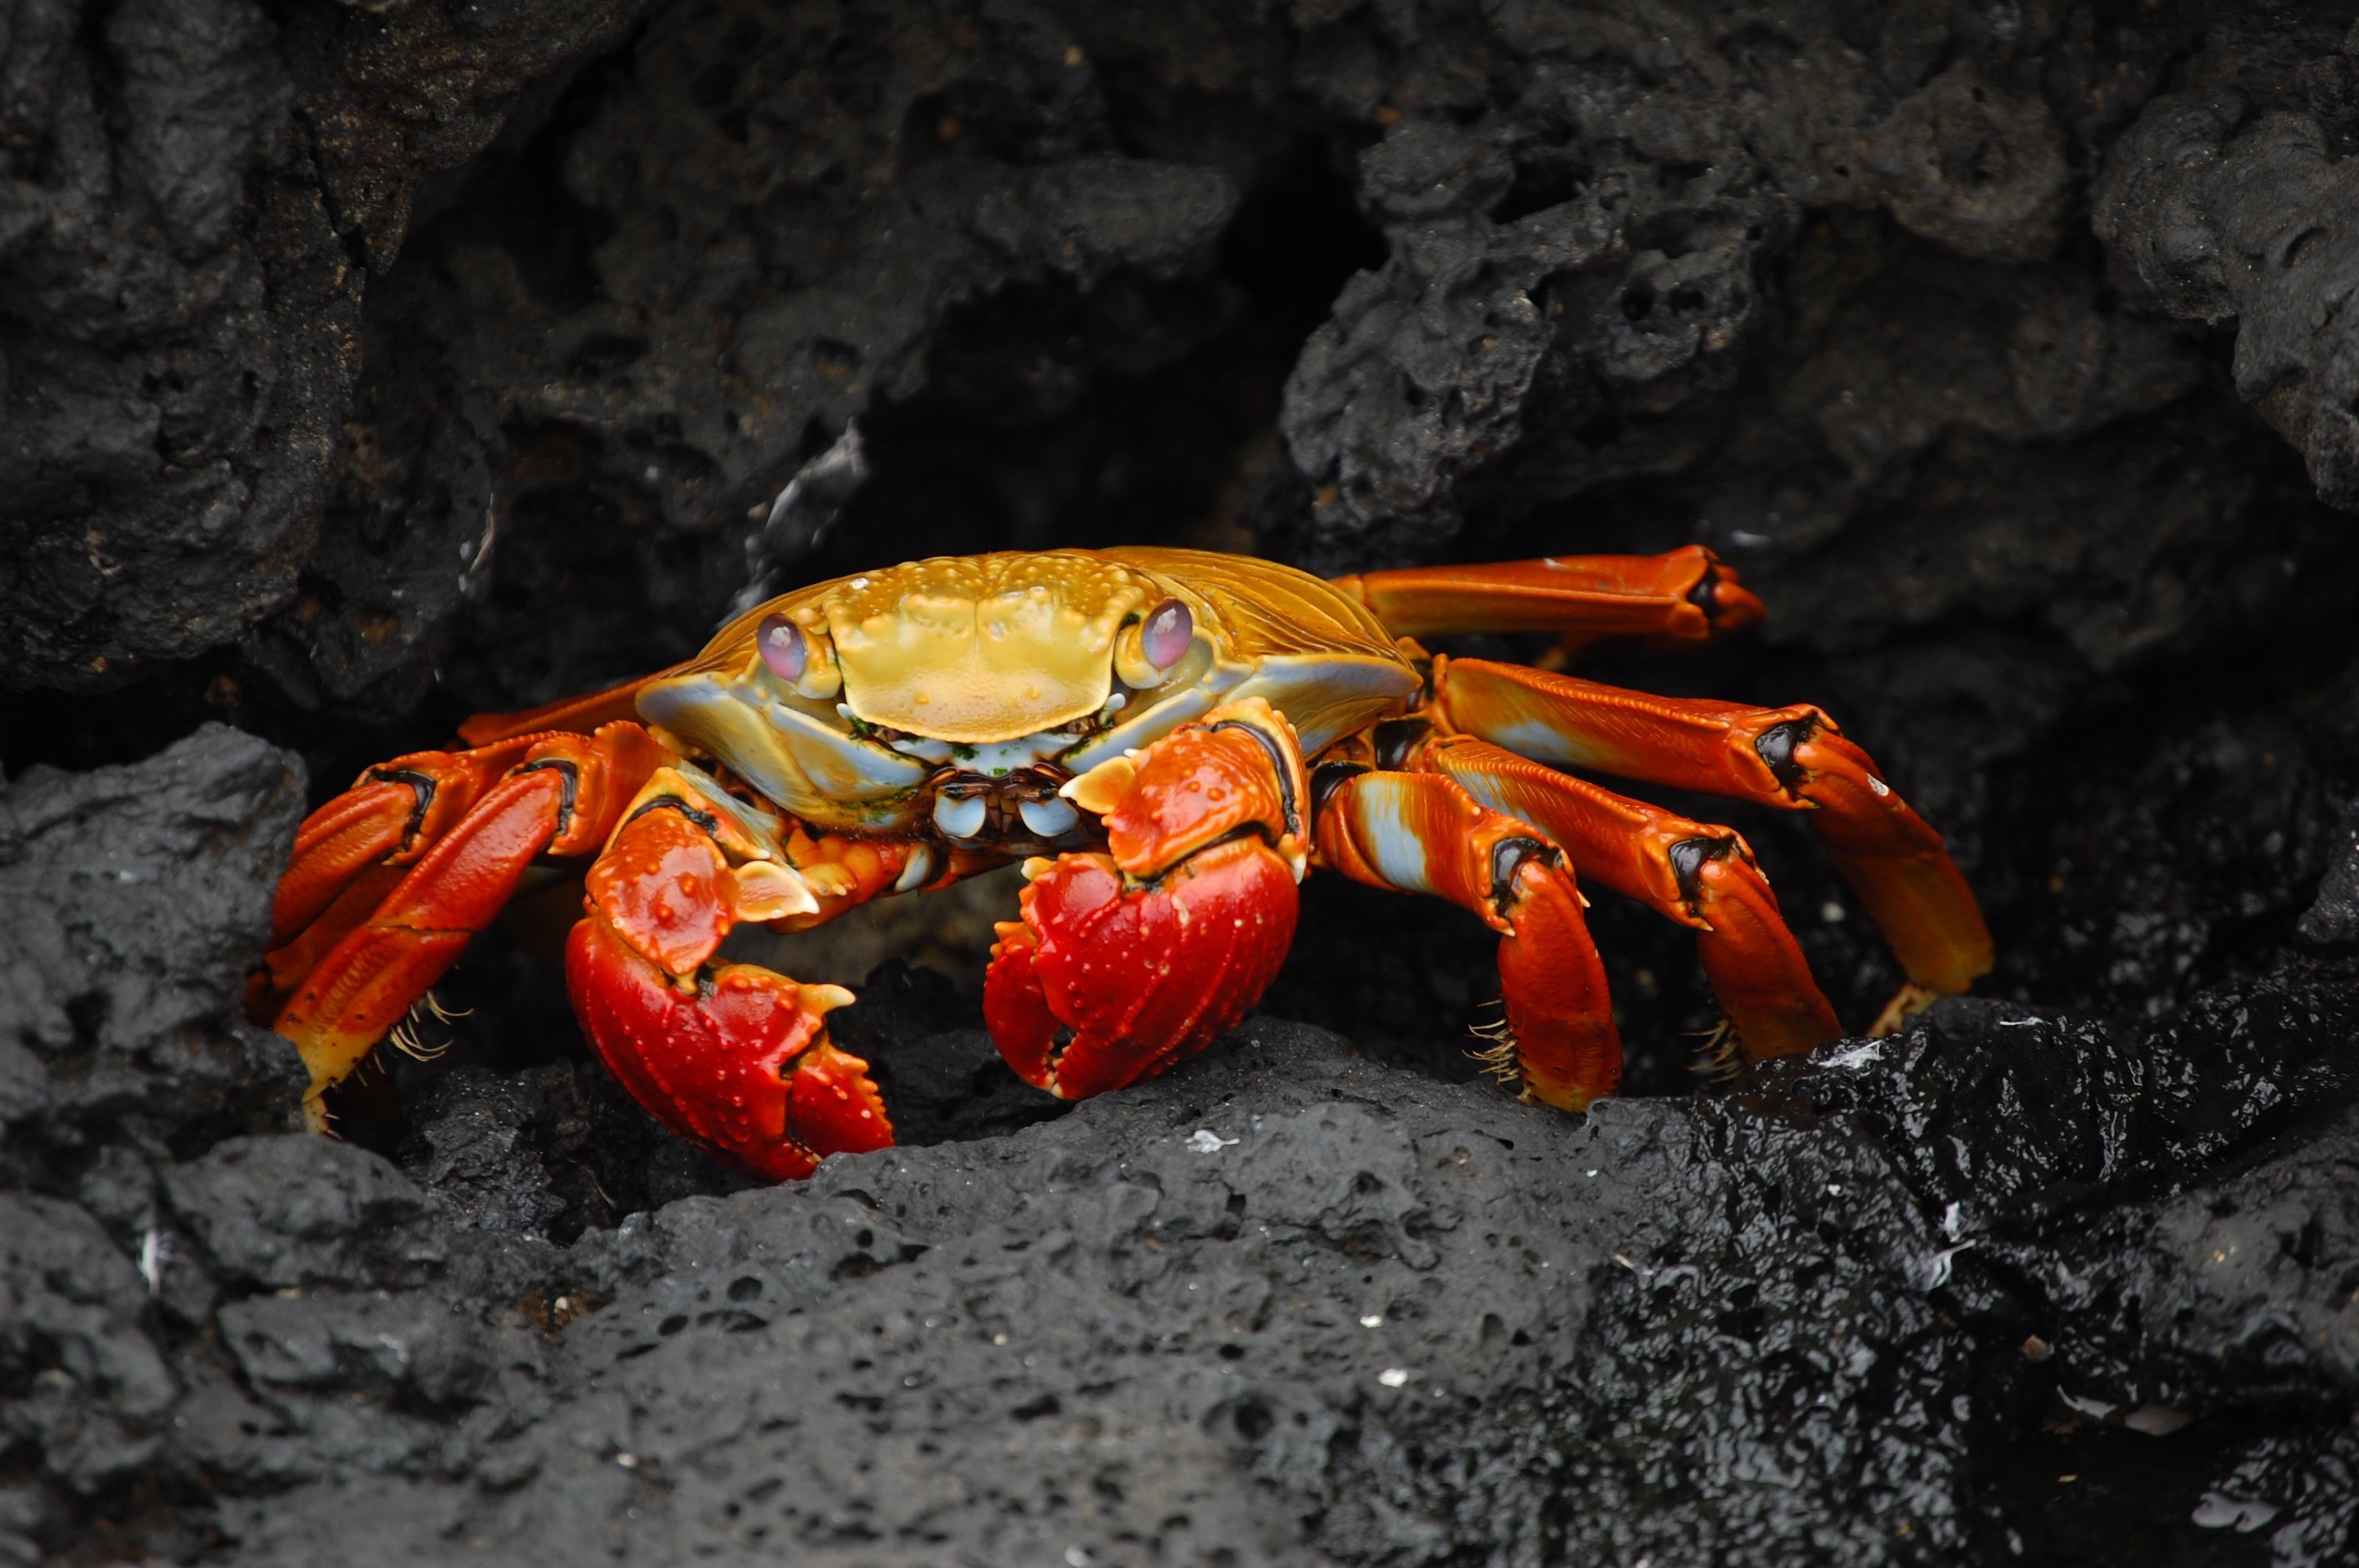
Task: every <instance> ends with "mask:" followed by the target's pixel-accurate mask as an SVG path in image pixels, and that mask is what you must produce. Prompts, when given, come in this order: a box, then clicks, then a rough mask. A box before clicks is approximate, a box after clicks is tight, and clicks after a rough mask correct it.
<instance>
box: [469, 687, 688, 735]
mask: <svg viewBox="0 0 2359 1568" xmlns="http://www.w3.org/2000/svg"><path fill="white" fill-rule="evenodd" d="M669 674H671V671H670V670H668V669H667V670H658V671H656V672H655V673H654V674H653V675H645V676H636V677H634V678H633V679H630V680H626V681H625V682H624V683H623V684H622V685H620V686H610V687H607V688H606V689H605V690H603V691H593V692H590V693H588V694H586V695H584V696H582V697H560V698H559V699H558V700H557V701H555V702H551V703H545V704H543V705H542V706H540V707H538V708H526V709H525V710H524V711H523V712H521V713H478V714H476V715H475V716H474V717H473V718H472V719H468V720H467V721H466V722H465V723H464V724H462V725H460V726H459V739H460V740H462V741H465V742H467V744H468V745H470V746H489V745H492V744H494V743H495V742H497V741H512V740H515V739H516V737H518V736H524V735H545V734H548V733H549V731H550V730H564V731H567V732H568V733H571V734H575V735H592V734H595V733H596V732H597V731H598V730H602V729H603V728H604V727H605V726H607V725H609V724H615V723H623V722H632V721H636V719H638V717H639V689H640V688H641V687H645V686H647V684H649V683H650V682H653V681H658V680H661V679H662V678H663V677H664V676H668V675H669Z"/></svg>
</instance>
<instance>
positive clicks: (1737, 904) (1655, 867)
mask: <svg viewBox="0 0 2359 1568" xmlns="http://www.w3.org/2000/svg"><path fill="white" fill-rule="evenodd" d="M1413 765H1414V766H1416V767H1418V768H1419V769H1421V770H1428V771H1430V772H1433V773H1440V774H1442V775H1443V776H1444V777H1447V778H1451V779H1455V780H1456V781H1457V782H1458V783H1459V784H1462V785H1463V786H1464V788H1465V790H1466V792H1467V793H1468V794H1469V795H1473V797H1474V798H1475V799H1476V800H1478V801H1480V802H1482V803H1483V804H1484V806H1489V807H1491V808H1492V809H1493V810H1494V811H1503V812H1506V813H1507V814H1508V815H1509V816H1518V817H1521V818H1523V819H1524V820H1525V821H1527V822H1529V823H1531V824H1532V825H1533V826H1535V827H1538V828H1540V829H1541V830H1542V831H1543V832H1545V833H1547V834H1548V836H1549V838H1551V839H1553V840H1555V842H1556V843H1557V845H1558V846H1559V847H1560V848H1561V849H1563V850H1564V852H1565V853H1566V854H1567V855H1570V856H1571V858H1572V863H1573V865H1574V867H1575V868H1576V869H1578V870H1579V871H1580V872H1581V874H1582V877H1583V878H1585V879H1587V880H1588V881H1595V882H1602V883H1603V884H1604V885H1605V886H1607V887H1610V888H1612V889H1613V890H1614V892H1618V893H1620V894H1622V895H1623V896H1624V897H1625V898H1632V899H1636V901H1638V902H1639V903H1643V904H1646V905H1647V906H1648V907H1649V908H1651V909H1653V910H1655V911H1657V912H1658V914H1663V915H1665V916H1667V917H1669V918H1670V919H1672V920H1676V921H1678V922H1679V923H1680V925H1687V926H1690V927H1692V928H1693V929H1694V931H1695V934H1696V957H1698V958H1699V959H1700V960H1701V962H1702V964H1703V970H1704V974H1705V975H1706V976H1707V977H1708V978H1709V979H1711V981H1712V994H1713V995H1714V996H1715V997H1717V998H1718V999H1719V1001H1720V1007H1721V1011H1723V1012H1724V1013H1726V1014H1727V1015H1728V1021H1729V1022H1730V1023H1731V1024H1732V1025H1734V1028H1735V1031H1736V1038H1737V1042H1738V1044H1740V1045H1741V1046H1742V1047H1743V1049H1744V1051H1745V1054H1746V1056H1748V1057H1750V1058H1751V1059H1753V1060H1755V1061H1760V1060H1762V1059H1764V1058H1766V1057H1770V1056H1784V1055H1789V1054H1793V1053H1795V1052H1799V1051H1807V1050H1809V1049H1810V1047H1812V1046H1814V1045H1817V1044H1821V1043H1823V1042H1825V1041H1829V1040H1833V1039H1837V1038H1839V1037H1841V1035H1842V1033H1843V1025H1842V1024H1841V1023H1839V1022H1836V1020H1835V1011H1834V1009H1833V1008H1832V1007H1831V1006H1829V1005H1828V1003H1827V999H1826V997H1825V996H1824V995H1823V994H1822V993H1821V991H1820V989H1819V986H1818V982H1817V981H1816V980H1814V979H1811V978H1810V964H1809V962H1808V961H1807V960H1806V959H1804V957H1802V950H1801V948H1800V947H1799V946H1797V945H1796V943H1795V941H1794V934H1793V933H1792V932H1791V931H1789V930H1788V929H1787V926H1786V922H1785V919H1784V917H1783V916H1782V915H1780V914H1778V912H1777V898H1776V896H1775V895H1774V894H1772V893H1771V892H1770V891H1769V881H1768V879H1767V877H1764V876H1763V875H1762V874H1761V868H1760V867H1759V866H1757V865H1756V864H1755V863H1754V860H1753V850H1752V849H1751V847H1750V846H1748V845H1747V844H1746V843H1745V839H1744V838H1743V837H1742V836H1740V835H1739V834H1737V833H1736V832H1735V831H1734V829H1731V828H1727V827H1719V826H1717V825H1715V824H1712V823H1702V822H1690V821H1689V820H1688V819H1687V818H1685V817H1683V816H1674V815H1672V814H1671V813H1670V812H1668V811H1664V810H1661V809H1660V808H1658V807H1656V806H1647V805H1646V804H1644V803H1643V802H1640V801H1635V800H1631V799H1629V798H1628V797H1626V796H1624V795H1615V794H1614V793H1613V792H1612V791H1611V790H1605V789H1600V788H1599V787H1598V786H1597V785H1595V784H1591V783H1589V782H1587V781H1586V780H1583V779H1577V778H1573V777H1571V775H1570V774H1566V773H1559V772H1557V771H1556V770H1555V769H1554V768H1551V767H1549V766H1547V765H1546V764H1544V763H1540V762H1532V761H1530V760H1529V759H1527V758H1524V757H1519V756H1517V755H1516V753H1514V752H1509V751H1506V750H1504V749H1502V748H1500V747H1497V746H1494V745H1492V744H1491V743H1489V742H1488V741H1478V740H1475V739H1474V738H1473V737H1472V736H1467V735H1456V736H1444V737H1441V738H1440V739H1438V740H1436V741H1433V742H1432V743H1431V744H1430V745H1429V746H1427V747H1426V748H1425V749H1424V750H1423V752H1421V753H1420V754H1419V756H1418V758H1417V760H1416V762H1415V763H1414V764H1413Z"/></svg>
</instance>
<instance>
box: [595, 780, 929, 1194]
mask: <svg viewBox="0 0 2359 1568" xmlns="http://www.w3.org/2000/svg"><path fill="white" fill-rule="evenodd" d="M799 837H802V836H799ZM803 841H804V843H805V844H806V846H807V847H809V846H811V845H815V844H828V843H836V844H838V845H839V847H841V844H842V841H837V840H815V841H814V840H810V839H808V838H807V837H806V838H803ZM865 849H866V852H865V853H864V854H863V855H860V856H856V857H854V856H841V855H840V856H836V857H833V858H832V859H828V860H824V861H823V862H822V864H823V866H824V867H826V868H829V869H838V870H840V869H841V868H843V867H844V866H845V865H846V864H848V863H855V862H856V864H857V865H858V866H860V867H861V868H863V869H864V871H867V872H870V873H873V874H870V875H865V876H862V877H860V878H859V879H858V881H859V885H857V886H854V885H851V884H846V885H843V886H842V887H837V888H834V889H832V891H831V892H830V894H829V896H831V897H832V898H835V899H838V900H841V901H848V902H844V903H843V905H842V906H843V907H849V906H850V903H851V902H857V901H858V895H859V894H861V893H862V892H867V893H869V894H871V895H873V894H874V893H875V892H879V891H886V890H889V889H890V887H891V886H892V884H893V881H895V880H896V879H897V876H898V874H899V872H900V871H902V870H903V869H904V866H905V862H906V860H907V857H908V856H909V855H910V854H911V853H912V852H913V849H912V847H910V846H908V845H903V844H897V843H894V842H890V841H875V842H873V843H870V844H867V845H866V846H865ZM817 869H818V868H816V867H815V870H817ZM848 874H849V873H848ZM815 880H818V881H821V882H826V881H828V880H829V879H827V878H824V877H820V878H816V879H815ZM586 907H587V914H586V915H585V917H584V918H583V920H582V923H581V924H580V925H576V926H575V927H574V928H573V935H571V938H569V940H568V942H567V945H566V963H565V969H566V979H567V980H568V982H569V988H570V989H571V992H572V995H573V1005H574V1011H575V1012H576V1014H577V1015H578V1016H579V1017H580V1019H581V1021H582V1032H583V1033H586V1034H587V1035H588V1036H589V1037H590V1043H591V1044H592V1047H593V1048H595V1049H596V1051H597V1053H598V1055H599V1057H600V1059H601V1060H603V1062H604V1063H605V1064H606V1067H607V1070H608V1071H610V1072H612V1073H613V1074H614V1076H615V1078H616V1079H617V1080H618V1081H620V1082H621V1084H622V1085H623V1087H625V1088H626V1089H628V1090H629V1091H630V1093H631V1096H632V1098H634V1099H636V1100H637V1101H638V1102H639V1104H640V1105H641V1106H642V1107H643V1108H646V1110H647V1113H648V1114H649V1115H651V1116H653V1117H654V1118H655V1119H657V1120H658V1121H660V1122H662V1123H663V1124H664V1125H665V1126H666V1127H668V1128H669V1129H671V1130H672V1131H674V1132H676V1133H678V1134H679V1135H680V1136H681V1137H683V1138H686V1139H688V1140H689V1141H691V1142H694V1143H696V1144H698V1145H700V1146H701V1147H702V1148H704V1149H706V1150H707V1151H709V1152H712V1154H714V1155H715V1156H717V1157H718V1158H720V1159H723V1160H725V1161H727V1162H729V1163H731V1164H734V1165H736V1166H738V1167H740V1168H741V1169H744V1170H747V1171H751V1172H753V1173H756V1175H763V1176H767V1177H769V1178H770V1179H772V1180H773V1181H787V1180H792V1179H795V1178H798V1177H801V1176H808V1175H810V1173H811V1172H812V1171H813V1170H815V1169H817V1168H818V1165H819V1162H820V1161H821V1159H823V1158H825V1157H826V1156H827V1155H829V1154H832V1153H841V1152H851V1151H855V1150H865V1149H881V1148H884V1147H885V1146H886V1145H887V1144H889V1143H891V1142H892V1141H893V1127H892V1123H891V1121H890V1119H887V1117H886V1113H885V1106H884V1102H883V1101H882V1100H881V1099H880V1098H879V1097H878V1095H877V1092H876V1086H875V1084H874V1083H872V1082H870V1081H869V1078H868V1076H867V1071H868V1064H867V1063H865V1062H864V1061H862V1060H861V1059H860V1058H859V1057H857V1056H853V1055H851V1054H848V1053H846V1052H843V1051H841V1050H838V1049H837V1048H836V1046H835V1044H834V1043H833V1042H832V1041H831V1040H829V1038H828V1036H827V1027H826V1022H825V1019H826V1015H827V1014H828V1013H829V1012H831V1011H833V1010H834V1009H836V1008H839V1007H842V1006H843V1005H845V1004H846V1003H848V1002H850V1001H851V1000H852V993H851V992H850V991H848V990H846V989H843V987H842V986H832V985H803V984H800V983H799V982H797V981H795V980H792V979H788V978H787V977H786V976H784V975H781V974H779V973H777V971H775V970H772V969H768V968H763V967H761V966H760V965H757V964H715V963H713V962H712V957H713V954H714V953H715V952H716V951H717V950H718V949H719V947H720V946H721V943H722V941H723V938H725V937H726V936H727V935H729V932H730V930H731V928H732V927H733V926H734V925H737V924H739V923H741V922H743V921H748V920H757V921H764V922H767V923H770V924H773V925H785V924H788V923H792V922H798V921H799V920H801V919H803V918H805V917H809V916H812V915H816V914H821V900H820V897H819V895H818V894H817V893H816V892H814V890H813V887H812V882H811V881H810V880H807V879H806V878H805V876H804V874H803V873H801V872H800V871H797V870H796V869H795V868H794V867H793V866H792V864H791V863H790V862H789V860H788V855H787V852H786V850H785V849H784V847H783V846H782V845H781V844H780V843H779V842H778V841H777V835H776V834H774V833H773V832H771V831H770V830H769V825H768V824H767V823H766V822H765V821H763V820H760V819H756V818H754V817H753V816H752V814H750V813H746V812H745V811H744V810H743V809H742V808H740V807H738V806H735V805H734V803H732V802H731V801H729V800H728V799H727V798H726V797H725V796H724V795H722V794H721V793H720V792H719V791H717V790H712V789H709V788H707V787H705V785H704V784H703V783H702V782H701V780H700V779H698V778H695V777H691V776H690V774H689V773H686V772H684V771H680V770H676V769H672V768H665V769H662V770H659V771H658V773H656V774H655V775H654V777H652V778H651V779H649V780H648V781H647V787H646V788H645V789H643V790H642V791H640V793H639V795H638V797H637V798H636V800H634V801H633V802H632V803H631V806H630V808H629V809H628V810H627V811H626V812H625V813H624V815H623V823H622V826H621V827H619V828H618V829H616V831H615V833H614V840H613V842H612V843H611V844H609V845H608V846H607V848H606V850H605V852H604V853H603V854H602V855H600V856H599V857H598V860H597V863H596V864H594V865H593V866H592V867H591V869H590V876H589V883H588V897H587V901H586Z"/></svg>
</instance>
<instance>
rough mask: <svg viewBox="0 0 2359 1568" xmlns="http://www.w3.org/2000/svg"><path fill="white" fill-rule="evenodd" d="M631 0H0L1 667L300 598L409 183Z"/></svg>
mask: <svg viewBox="0 0 2359 1568" xmlns="http://www.w3.org/2000/svg"><path fill="white" fill-rule="evenodd" d="M640 9H644V7H643V6H636V5H628V4H618V5H592V6H581V5H570V4H561V5H551V4H548V3H546V0H508V3H505V4H495V5H444V4H439V3H434V0H425V3H420V4H415V5H412V4H396V5H333V6H331V5H316V6H306V7H300V8H294V9H291V10H290V11H289V12H288V14H287V15H286V16H284V17H283V18H277V19H274V17H273V16H271V15H270V14H269V13H268V12H267V11H266V8H265V7H264V6H262V5H257V4H255V0H185V3H184V0H134V3H129V4H114V5H103V4H92V5H84V4H82V3H81V0H20V3H17V4H14V5H11V6H10V7H9V8H8V10H7V11H6V12H5V13H0V84H5V86H4V87H0V409H5V423H4V424H0V428H5V431H6V436H5V439H0V496H5V498H6V499H5V502H0V562H5V565H0V627H5V629H6V630H5V633H0V636H4V637H5V642H0V681H5V684H7V685H10V686H26V685H33V684H39V685H43V686H50V685H75V686H83V687H88V686H94V685H100V684H104V683H105V682H106V681H107V678H108V677H109V676H119V675H120V674H121V672H122V666H124V665H126V664H129V663H132V662H135V661H148V660H158V659H179V658H187V657H190V655H193V654H201V653H202V652H204V651H205V650H207V649H210V648H213V647H217V646H220V645H221V644H223V643H226V642H230V641H232V640H234V639H235V638H236V637H237V636H238V635H239V634H240V633H243V632H244V631H245V628H246V627H247V626H249V625H250V624H252V622H254V621H255V620H256V619H257V618H258V617H260V616H261V615H263V614H264V613H266V611H271V610H274V609H277V608H278V607H279V606H281V605H283V604H285V603H287V602H288V600H289V599H291V598H292V597H293V595H294V590H295V586H296V579H297V574H298V573H299V570H300V568H302V566H303V563H304V561H305V559H306V558H307V557H309V555H310V550H311V547H312V542H313V538H314V535H315V534H316V531H317V528H318V524H319V517H320V509H321V504H322V503H323V502H324V500H325V499H326V495H327V491H328V484H329V479H330V475H331V473H332V470H333V467H334V465H335V464H336V463H338V462H339V461H340V460H341V459H340V456H339V451H340V442H341V441H342V439H343V437H342V430H343V427H344V425H345V424H346V423H347V422H348V419H349V416H350V412H351V407H352V399H353V383H354V379H355V377H356V376H357V374H358V373H359V370H360V359H361V332H362V329H361V311H360V305H361V298H362V295H363V292H364V278H365V277H366V276H368V275H369V274H370V273H372V272H381V271H383V270H384V269H385V268H386V265H389V264H390V263H391V261H392V260H393V258H394V256H395V254H397V252H398V251H399V250H400V248H401V244H402V241H403V237H404V234H405V232H406V231H407V229H408V219H409V215H410V211H411V205H412V201H413V199H414V195H415V192H416V191H417V189H418V187H419V184H420V182H421V181H422V180H424V179H426V178H430V177H431V176H433V175H435V174H437V173H444V174H447V173H448V172H449V171H451V170H453V169H455V168H457V167H458V166H460V165H461V164H462V163H464V162H465V161H466V160H467V159H469V158H470V157H473V156H474V155H475V154H476V153H477V152H479V151H480V150H482V148H483V146H484V144H485V143H486V142H487V141H489V140H490V138H491V137H492V135H494V133H495V132H496V131H497V130H498V128H499V126H500V125H501V124H502V122H503V121H504V120H505V119H506V115H507V113H508V111H509V109H510V107H511V106H512V105H513V104H514V103H515V101H516V94H517V92H518V91H519V90H520V89H521V88H522V87H523V86H524V85H525V84H526V83H527V82H529V81H532V80H533V79H534V78H536V77H538V76H540V75H543V74H544V73H546V72H548V71H549V70H551V69H552V68H554V67H556V66H557V65H559V64H560V62H562V61H564V60H566V59H570V58H571V57H573V56H575V55H578V54H579V53H581V52H582V51H583V50H586V49H594V48H596V47H598V46H599V45H600V44H601V43H602V42H604V41H606V40H609V39H612V38H614V37H615V36H616V35H617V34H618V33H619V32H620V31H621V29H622V27H623V26H624V24H625V22H627V21H628V20H629V19H630V18H631V17H632V16H634V15H635V14H636V11H638V10H640Z"/></svg>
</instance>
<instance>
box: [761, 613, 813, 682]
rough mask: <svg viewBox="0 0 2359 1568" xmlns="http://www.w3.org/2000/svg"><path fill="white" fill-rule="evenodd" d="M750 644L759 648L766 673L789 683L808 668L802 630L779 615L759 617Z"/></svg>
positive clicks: (808, 652)
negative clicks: (759, 621) (759, 623)
mask: <svg viewBox="0 0 2359 1568" xmlns="http://www.w3.org/2000/svg"><path fill="white" fill-rule="evenodd" d="M754 645H755V646H756V648H758V649H760V650H761V654H762V663H763V664H764V665H767V666H768V667H769V671H770V673H771V674H772V675H774V676H777V677H778V678H779V679H780V680H782V681H785V682H787V683H788V685H789V686H791V685H793V684H794V683H795V682H796V681H799V680H800V679H802V678H803V671H804V670H806V669H808V668H810V643H809V642H807V641H805V640H804V637H803V629H802V628H801V627H799V626H798V625H796V624H795V623H794V622H791V621H789V620H788V619H787V618H786V617H785V616H783V615H766V616H764V617H763V618H762V624H761V627H760V629H759V630H757V631H756V633H754Z"/></svg>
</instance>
